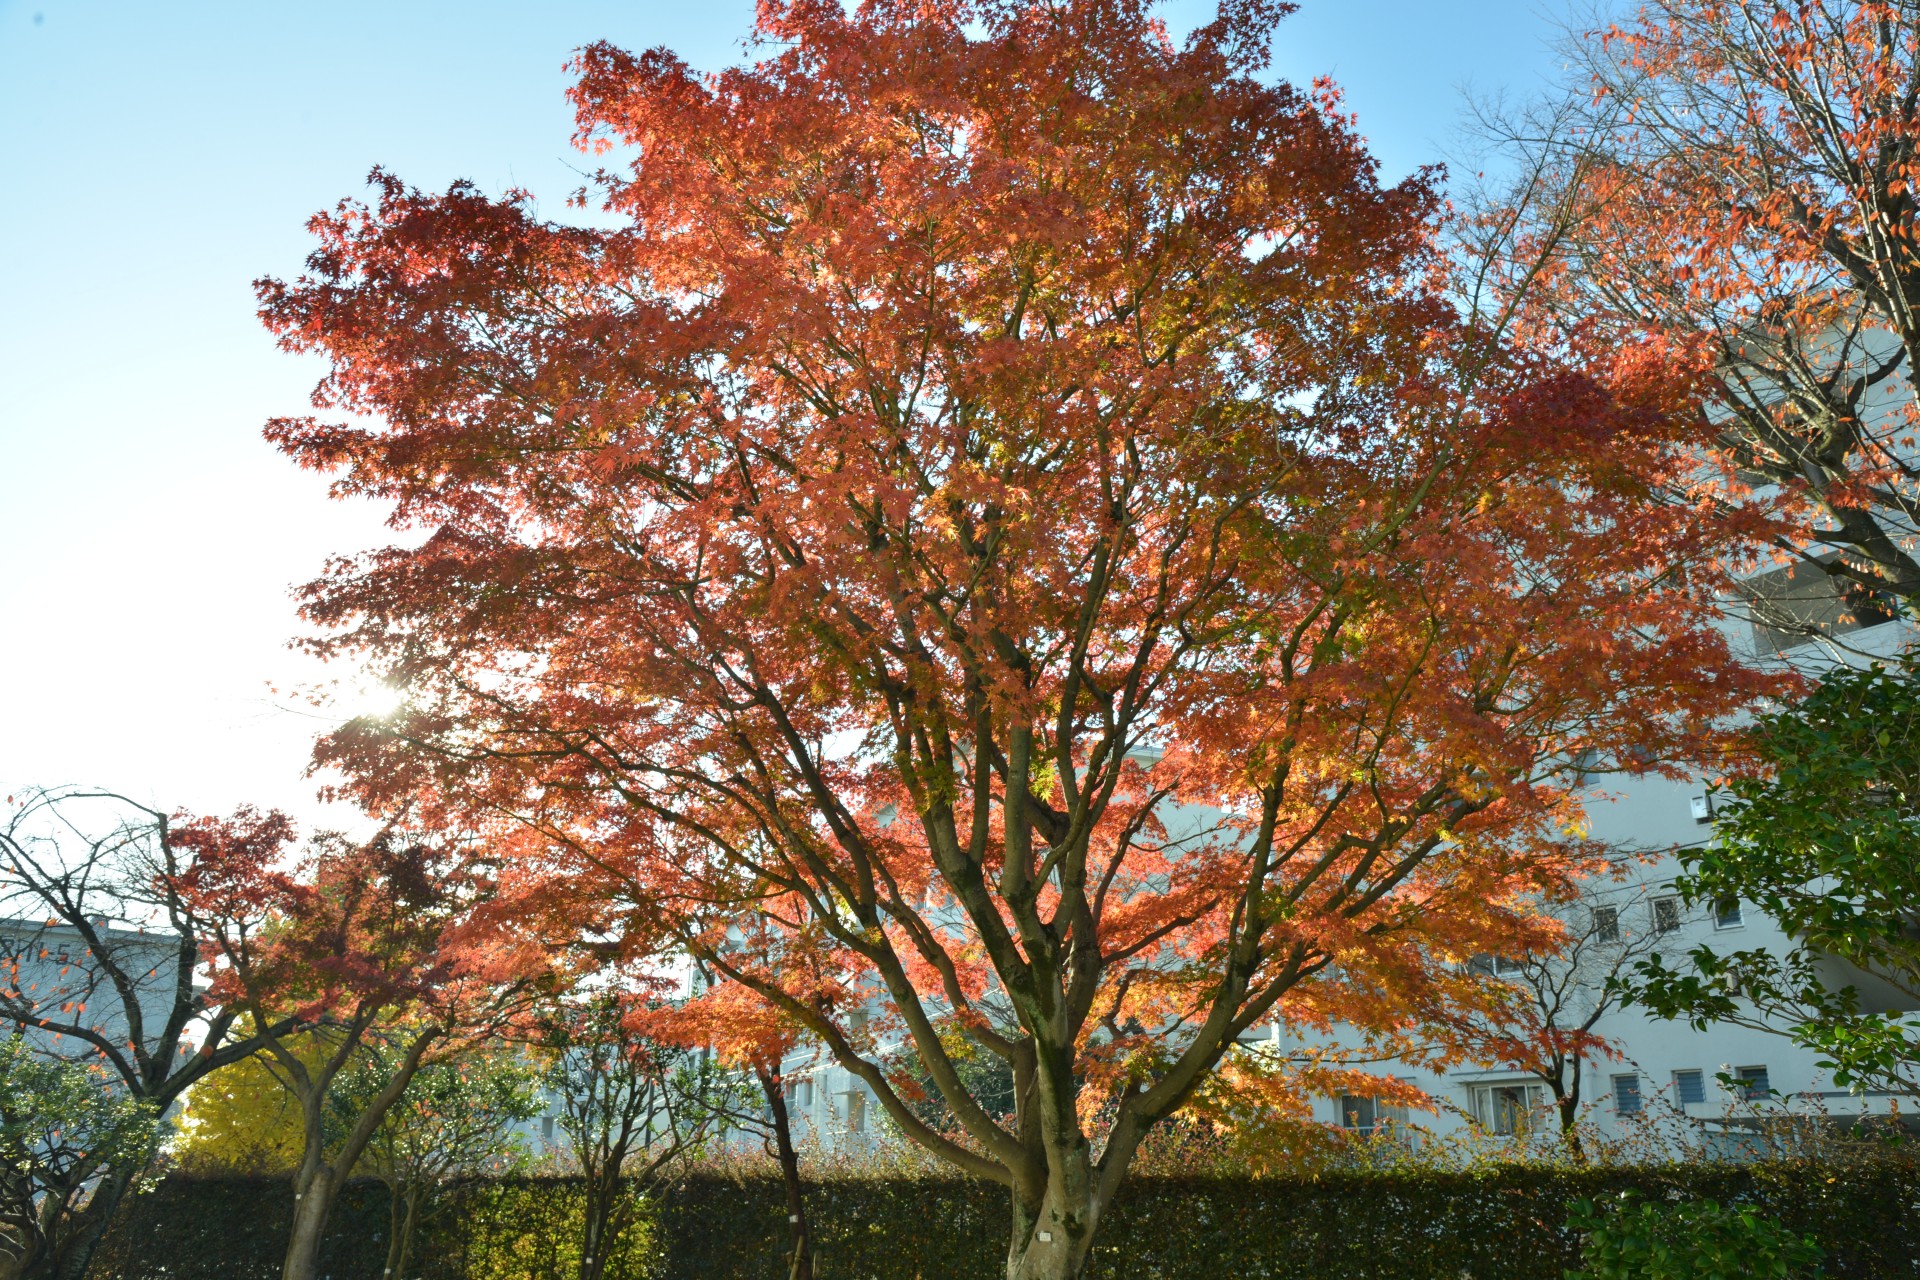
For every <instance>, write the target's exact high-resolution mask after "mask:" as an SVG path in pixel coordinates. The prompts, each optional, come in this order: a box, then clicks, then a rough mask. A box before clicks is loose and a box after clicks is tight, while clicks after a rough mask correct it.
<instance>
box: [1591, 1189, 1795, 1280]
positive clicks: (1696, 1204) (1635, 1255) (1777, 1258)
mask: <svg viewBox="0 0 1920 1280" xmlns="http://www.w3.org/2000/svg"><path fill="white" fill-rule="evenodd" d="M1567 1225H1568V1226H1570V1227H1572V1228H1573V1229H1574V1230H1576V1231H1581V1232H1584V1233H1585V1234H1586V1244H1585V1247H1584V1248H1583V1249H1582V1251H1581V1254H1580V1261H1581V1263H1582V1264H1583V1265H1582V1267H1581V1269H1580V1270H1578V1271H1571V1270H1570V1271H1568V1272H1567V1280H1802V1278H1806V1277H1814V1276H1819V1275H1821V1274H1823V1273H1822V1271H1821V1269H1820V1257H1821V1252H1820V1247H1819V1246H1818V1245H1817V1244H1815V1243H1814V1241H1813V1240H1812V1239H1811V1238H1810V1237H1801V1236H1796V1235H1794V1234H1793V1233H1792V1232H1790V1231H1788V1230H1787V1229H1786V1228H1785V1227H1783V1226H1781V1225H1780V1224H1779V1223H1778V1222H1775V1221H1774V1220H1772V1219H1771V1218H1766V1217H1763V1216H1761V1214H1760V1213H1759V1212H1758V1211H1757V1210H1755V1209H1754V1208H1752V1207H1751V1206H1734V1207H1722V1206H1721V1205H1720V1204H1719V1203H1718V1202H1717V1201H1713V1200H1692V1201H1684V1202H1682V1203H1679V1204H1661V1203H1657V1202H1649V1201H1643V1200H1640V1199H1638V1198H1636V1197H1635V1196H1633V1195H1631V1194H1626V1195H1622V1196H1621V1197H1620V1198H1619V1199H1618V1200H1616V1201H1615V1202H1614V1203H1613V1204H1611V1205H1608V1206H1606V1207H1605V1208H1596V1207H1595V1206H1594V1203H1593V1202H1592V1201H1591V1200H1581V1201H1579V1202H1578V1203H1577V1204H1575V1205H1574V1208H1573V1211H1572V1212H1571V1213H1569V1214H1568V1215H1567Z"/></svg>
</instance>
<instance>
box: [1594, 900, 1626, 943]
mask: <svg viewBox="0 0 1920 1280" xmlns="http://www.w3.org/2000/svg"><path fill="white" fill-rule="evenodd" d="M1593 936H1594V937H1596V938H1598V939H1600V941H1602V942H1618V941H1620V909H1619V908H1618V907H1595V908H1594V909H1593Z"/></svg>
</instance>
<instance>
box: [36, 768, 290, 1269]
mask: <svg viewBox="0 0 1920 1280" xmlns="http://www.w3.org/2000/svg"><path fill="white" fill-rule="evenodd" d="M192 860H193V854H192V852H191V851H190V850H188V849H185V848H183V847H181V846H179V845H178V844H176V842H175V841H174V839H173V830H172V824H171V819H170V818H169V816H168V815H167V814H166V813H163V812H161V811H159V810H157V809H153V808H149V807H148V806H146V805H143V804H139V803H137V802H136V801H133V800H130V799H128V798H127V797H125V796H122V795H119V794H116V793H114V792H110V791H102V790H96V789H90V788H84V787H58V788H36V789H33V790H31V791H28V792H25V793H24V794H23V795H21V796H20V797H18V798H17V799H15V800H14V801H13V803H12V804H11V805H10V808H9V811H8V812H7V814H6V817H5V819H4V825H0V914H4V915H5V916H7V917H10V919H7V920H4V921H0V1020H4V1022H6V1023H9V1024H11V1026H12V1028H13V1031H14V1033H15V1034H17V1035H23V1036H26V1037H27V1038H28V1039H29V1040H31V1041H32V1042H33V1043H34V1044H35V1045H36V1047H37V1048H38V1049H39V1050H40V1051H42V1052H45V1053H48V1054H51V1055H55V1056H58V1057H61V1058H65V1059H69V1060H72V1061H75V1062H78V1063H83V1064H86V1065H89V1066H93V1067H96V1068H98V1069H99V1071H100V1073H101V1074H102V1075H104V1076H105V1077H106V1078H107V1080H109V1081H111V1082H113V1084H114V1085H115V1086H117V1087H118V1088H121V1089H124V1090H125V1092H126V1095H127V1096H128V1097H129V1098H132V1099H134V1100H136V1101H139V1102H141V1103H144V1104H146V1105H147V1107H148V1108H149V1111H150V1113H151V1114H152V1115H153V1116H155V1117H159V1116H161V1115H163V1114H164V1113H165V1112H166V1110H167V1109H168V1108H169V1107H171V1106H172V1105H173V1103H174V1102H175V1101H176V1100H177V1099H178V1098H179V1097H180V1095H181V1093H182V1092H184V1091H185V1090H186V1089H187V1087H188V1086H189V1085H191V1084H193V1082H194V1081H196V1080H198V1079H200V1078H201V1077H202V1076H204V1075H206V1074H207V1073H208V1072H210V1071H213V1070H215V1069H217V1068H219V1067H222V1066H224V1065H226V1064H227V1063H230V1062H235V1061H238V1060H239V1059H241V1058H244V1057H247V1056H248V1055H250V1054H252V1053H254V1052H255V1051H256V1050H257V1049H258V1048H259V1047H260V1043H261V1039H260V1036H259V1035H258V1034H257V1033H254V1034H248V1035H244V1036H237V1037H236V1036H235V1035H234V1028H235V1019H236V1018H237V1016H238V1014H239V1010H238V1009H237V1008H234V1007H226V1006H222V1005H219V1004H216V1003H213V1002H212V1001H210V999H209V998H208V993H207V990H206V987H205V986H204V984H202V983H201V982H199V981H197V978H196V975H197V974H198V972H199V969H200V965H201V954H202V947H203V945H204V944H205V942H206V939H205V938H204V937H203V936H202V933H201V931H200V930H199V929H198V928H197V927H196V926H195V924H194V922H193V919H192V917H191V915H190V913H188V912H187V911H186V910H184V908H183V905H182V903H181V901H180V898H179V896H178V894H177V892H176V890H175V886H176V885H177V883H178V882H179V880H180V877H181V876H182V874H183V873H185V872H186V871H187V870H188V869H189V867H190V865H191V863H192ZM290 1029H291V1027H290V1026H289V1027H284V1028H281V1030H282V1031H286V1030H290ZM158 1140H159V1129H158V1127H157V1126H156V1127H153V1129H152V1132H151V1133H150V1135H149V1139H148V1141H147V1142H146V1143H145V1144H144V1145H143V1146H141V1147H140V1148H138V1153H137V1155H128V1149H127V1148H126V1147H125V1146H124V1145H121V1146H117V1147H116V1148H114V1149H115V1150H116V1151H118V1152H119V1153H120V1154H121V1158H120V1159H117V1160H115V1161H113V1162H111V1163H109V1162H107V1161H105V1160H104V1159H103V1160H101V1161H99V1162H97V1163H96V1164H95V1165H94V1166H93V1167H91V1168H90V1169H89V1170H88V1171H87V1176H88V1177H90V1178H94V1179H97V1182H96V1184H95V1186H94V1190H93V1193H92V1195H91V1197H90V1198H89V1199H88V1200H87V1202H86V1205H85V1208H84V1211H83V1212H81V1213H80V1214H78V1215H77V1216H76V1218H75V1221H74V1222H73V1223H72V1226H71V1231H72V1233H73V1238H72V1240H71V1241H70V1242H69V1243H67V1244H66V1245H65V1246H64V1247H63V1249H62V1250H61V1251H60V1252H61V1260H60V1264H59V1268H58V1270H57V1272H53V1273H50V1274H56V1275H58V1276H60V1277H63V1278H64V1277H78V1276H82V1275H84V1274H85V1273H86V1271H87V1269H88V1266H89V1265H90V1263H91V1259H92V1256H93V1251H94V1248H95V1246H96V1245H97V1243H98V1241H99V1238H100V1235H101V1233H102V1232H103V1231H104V1230H105V1228H106V1225H107V1222H108V1220H109V1219H110V1218H111V1217H112V1215H113V1212H114V1210H115V1209H116V1207H117V1206H118V1205H119V1202H120V1200H121V1198H122V1197H123V1196H124V1195H125V1193H126V1190H127V1188H128V1186H129V1185H130V1184H131V1183H132V1181H133V1179H134V1178H135V1177H136V1176H138V1174H139V1173H140V1171H141V1170H142V1169H144V1168H145V1167H146V1165H147V1164H148V1163H150V1162H151V1160H152V1158H153V1155H154V1152H155V1150H156V1148H157V1145H158ZM103 1154H104V1153H103Z"/></svg>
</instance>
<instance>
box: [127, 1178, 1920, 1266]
mask: <svg viewBox="0 0 1920 1280" xmlns="http://www.w3.org/2000/svg"><path fill="white" fill-rule="evenodd" d="M1628 1189H1634V1190H1638V1191H1639V1192H1641V1193H1642V1194H1643V1195H1645V1196H1648V1197H1650V1198H1659V1199H1686V1198H1697V1197H1711V1198H1713V1199H1716V1200H1718V1201H1719V1202H1720V1203H1722V1204H1754V1205H1756V1206H1758V1207H1759V1208H1760V1209H1761V1210H1762V1211H1763V1212H1765V1213H1766V1214H1768V1215H1769V1216H1772V1217H1776V1218H1778V1219H1779V1220H1780V1221H1781V1222H1783V1223H1784V1224H1785V1225H1786V1226H1788V1227H1789V1228H1790V1229H1792V1230H1794V1231H1796V1232H1802V1233H1806V1234H1810V1235H1812V1236H1813V1237H1814V1238H1815V1239H1817V1240H1818V1241H1819V1242H1820V1244H1821V1246H1822V1248H1823V1249H1824V1250H1825V1252H1826V1255H1827V1273H1828V1275H1830V1276H1833V1277H1836V1278H1857V1280H1912V1278H1913V1277H1920V1165H1916V1164H1914V1163H1912V1162H1908V1161H1904V1160H1893V1159H1887V1160H1872V1161H1862V1162H1858V1163H1850V1164H1848V1165H1845V1166H1839V1167H1824V1166H1810V1165H1804V1164H1752V1165H1737V1166H1736V1165H1704V1166H1702V1165H1693V1166H1672V1167H1666V1168H1655V1169H1636V1170H1624V1171H1623V1170H1604V1171H1595V1172H1591V1173H1577V1172H1564V1171H1555V1170H1542V1169H1532V1168H1525V1167H1508V1168H1501V1169H1495V1170H1491V1171H1489V1172H1486V1173H1446V1174H1436V1173H1420V1174H1411V1175H1410V1174H1404V1173H1379V1174H1363V1173H1355V1174H1341V1175H1337V1176H1322V1177H1317V1178H1311V1179H1304V1178H1303V1179H1280V1178H1262V1179H1254V1180H1233V1181H1229V1180H1223V1179H1197V1178H1148V1177H1143V1178H1138V1179H1135V1180H1134V1181H1133V1182H1131V1183H1130V1184H1128V1186H1127V1187H1126V1188H1125V1189H1124V1190H1123V1192H1122V1194H1121V1196H1120V1199H1119V1201H1118V1202H1117V1203H1116V1204H1115V1205H1114V1207H1113V1210H1112V1213H1111V1215H1110V1216H1109V1218H1108V1219H1107V1221H1106V1222H1105V1223H1103V1224H1102V1227H1101V1235H1100V1241H1099V1243H1098V1244H1097V1245H1096V1248H1095V1256H1094V1259H1093V1264H1092V1272H1093V1274H1094V1275H1095V1276H1097V1277H1100V1278H1101V1280H1136V1278H1138V1280H1227V1278H1228V1277H1232V1278H1233V1280H1433V1278H1434V1277H1445V1278H1446V1280H1454V1278H1456V1277H1470V1278H1471V1280H1561V1276H1562V1272H1563V1269H1564V1268H1566V1267H1569V1266H1573V1265H1575V1264H1576V1263H1577V1261H1578V1259H1577V1256H1576V1255H1577V1251H1578V1242H1577V1240H1576V1239H1575V1237H1574V1236H1573V1234H1572V1233H1571V1232H1570V1231H1569V1230H1568V1229H1567V1228H1566V1225H1565V1217H1566V1211H1567V1206H1568V1204H1569V1203H1570V1202H1571V1201H1573V1200H1575V1199H1577V1198H1580V1197H1583V1196H1584V1197H1594V1198H1599V1197H1605V1196H1607V1195H1610V1194H1612V1193H1615V1192H1619V1191H1623V1190H1628ZM808 1194H809V1198H808V1209H809V1214H810V1217H811V1220H812V1223H813V1226H814V1232H815V1239H816V1243H817V1246H818V1250H819V1255H820V1262H821V1266H820V1275H821V1276H822V1280H990V1278H991V1277H993V1276H995V1275H998V1274H1000V1273H1001V1268H1002V1266H1003V1256H1004V1255H1003V1250H1004V1248H1005V1240H1006V1231H1007V1221H1008V1213H1007V1204H1006V1196H1005V1194H1004V1192H1002V1191H1001V1189H1000V1188H999V1187H996V1186H991V1185H987V1184H983V1183H976V1182H968V1181H961V1180H940V1179H912V1178H896V1179H883V1180H855V1179H845V1180H832V1181H827V1182H822V1183H818V1184H815V1185H813V1186H812V1187H810V1188H809V1193H808ZM578 1203H579V1202H578V1188H577V1186H576V1185H575V1184H573V1183H571V1182H569V1181H567V1180H565V1179H523V1180H504V1181H497V1182H482V1183H472V1184H468V1185H465V1186H462V1187H459V1188H456V1189H455V1190H454V1191H453V1192H452V1193H451V1195H450V1196H449V1198H448V1201H447V1203H446V1204H445V1205H444V1206H443V1209H442V1212H441V1213H440V1214H439V1215H438V1217H436V1218H435V1219H434V1220H433V1221H432V1222H431V1223H430V1224H429V1227H428V1231H427V1238H426V1239H424V1240H423V1241H422V1242H421V1244H420V1246H419V1247H418V1248H417V1249H416V1256H417V1257H419V1258H420V1259H422V1262H421V1265H420V1267H419V1276H420V1280H561V1278H562V1277H569V1276H571V1274H572V1273H573V1266H574V1250H573V1244H572V1233H571V1225H572V1223H573V1221H575V1220H576V1219H577V1214H578ZM289 1206H290V1196H289V1193H288V1191H287V1188H286V1186H285V1184H284V1183H276V1182H271V1181H250V1180H242V1179H232V1180H225V1179H222V1180H199V1179H187V1178H171V1179H168V1180H167V1181H165V1182H162V1183H161V1184H160V1185H159V1186H158V1187H157V1188H156V1189H155V1190H153V1191H151V1192H149V1193H147V1194H145V1195H142V1196H139V1197H136V1198H134V1199H133V1200H132V1201H131V1202H130V1203H129V1205H128V1207H127V1210H126V1212H125V1213H124V1214H123V1215H122V1218H121V1220H120V1221H119V1222H118V1223H117V1224H116V1226H115V1230H114V1232H113V1233H112V1235H111V1236H110V1237H109V1239H108V1241H107V1242H106V1244H105V1245H104V1247H103V1250H102V1254H101V1257H100V1266H99V1269H98V1270H97V1272H96V1274H97V1275H99V1276H102V1277H113V1278H114V1280H162V1278H164V1280H254V1278H255V1277H258V1278H259V1280H273V1277H274V1276H276V1275H277V1274H278V1267H279V1256H280V1247H281V1243H282V1242H283V1241H284V1239H285V1236H284V1231H285V1228H286V1221H287V1212H288V1208H289ZM386 1226H387V1218H386V1207H385V1202H384V1199H383V1195H382V1193H381V1191H380V1188H379V1187H378V1186H377V1185H373V1184H360V1183H356V1184H354V1185H352V1186H351V1187H349V1188H348V1189H347V1190H346V1191H345V1192H344V1193H343V1194H342V1197H341V1201H340V1204H339V1206H338V1208H337V1210H336V1212H335V1216H334V1221H333V1231H332V1235H331V1238H330V1239H329V1241H328V1248H327V1252H326V1255H325V1258H324V1263H323V1268H322V1270H323V1274H324V1275H326V1276H329V1277H331V1280H377V1278H378V1277H379V1274H380V1269H381V1266H382V1264H383V1262H384V1260H385V1241H384V1239H383V1236H384V1233H385V1231H386ZM651 1230H652V1232H653V1233H654V1240H648V1239H646V1238H645V1237H644V1235H642V1236H639V1237H636V1239H634V1240H632V1241H629V1242H628V1248H627V1250H626V1256H625V1257H623V1258H621V1259H619V1260H618V1261H617V1264H616V1266H615V1268H614V1269H613V1272H612V1274H613V1275H614V1276H615V1277H617V1278H618V1280H779V1278H780V1277H783V1276H784V1275H785V1274H786V1266H785V1252H786V1211H785V1202H784V1199H783V1197H782V1195H781V1191H780V1187H779V1184H778V1183H777V1182H775V1181H773V1180H771V1179H758V1178H751V1179H746V1180H744V1181H736V1180H732V1179H727V1178H723V1177H700V1178H696V1179H693V1180H692V1181H690V1182H688V1183H686V1184H685V1185H683V1186H681V1187H679V1188H677V1189H675V1190H674V1191H673V1192H672V1193H671V1194H670V1195H668V1196H666V1197H665V1198H664V1200H663V1202H662V1203H661V1205H660V1206H659V1211H658V1213H657V1214H656V1216H655V1219H654V1222H653V1225H652V1228H651ZM656 1241H657V1246H658V1247H657V1248H656V1247H654V1245H655V1242H656Z"/></svg>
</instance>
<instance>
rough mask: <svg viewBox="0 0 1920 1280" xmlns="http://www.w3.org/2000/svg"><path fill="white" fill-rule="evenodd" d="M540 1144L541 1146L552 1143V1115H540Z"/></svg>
mask: <svg viewBox="0 0 1920 1280" xmlns="http://www.w3.org/2000/svg"><path fill="white" fill-rule="evenodd" d="M540 1145H541V1146H543V1147H551V1146H552V1145H553V1117H552V1116H541V1117H540Z"/></svg>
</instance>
